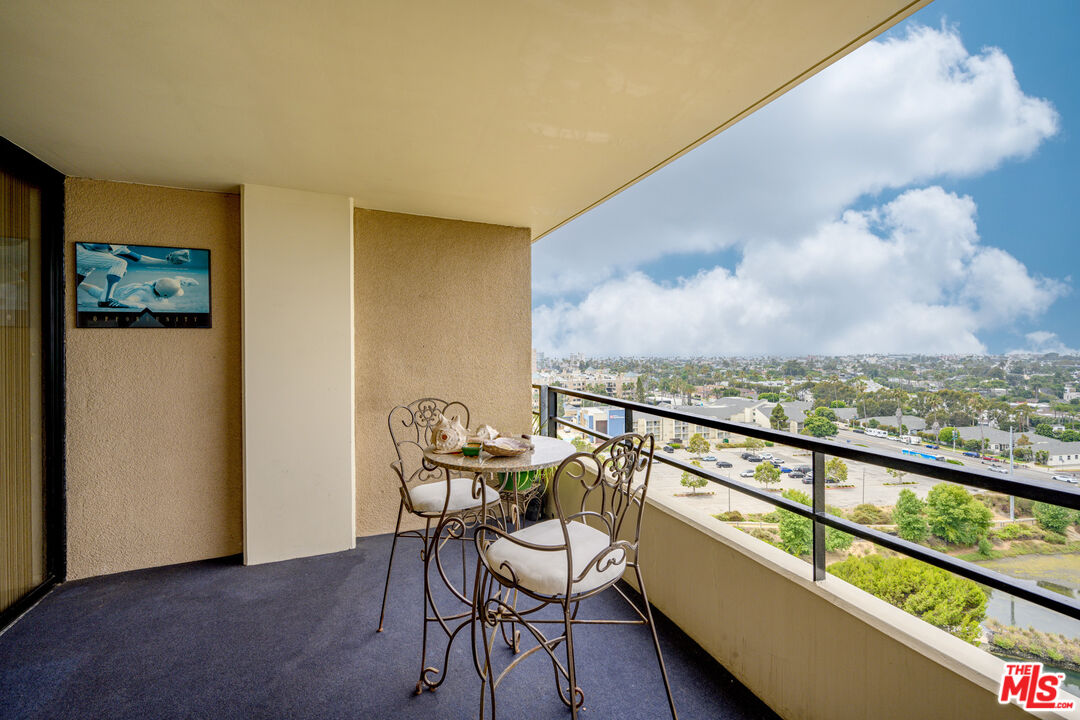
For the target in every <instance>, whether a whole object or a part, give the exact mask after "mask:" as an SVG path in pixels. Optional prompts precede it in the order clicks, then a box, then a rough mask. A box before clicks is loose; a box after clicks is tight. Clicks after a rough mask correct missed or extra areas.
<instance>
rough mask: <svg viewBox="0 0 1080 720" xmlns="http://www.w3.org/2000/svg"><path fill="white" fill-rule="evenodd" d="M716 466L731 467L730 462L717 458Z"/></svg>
mask: <svg viewBox="0 0 1080 720" xmlns="http://www.w3.org/2000/svg"><path fill="white" fill-rule="evenodd" d="M716 467H718V468H729V467H731V463H729V462H728V461H727V460H717V461H716Z"/></svg>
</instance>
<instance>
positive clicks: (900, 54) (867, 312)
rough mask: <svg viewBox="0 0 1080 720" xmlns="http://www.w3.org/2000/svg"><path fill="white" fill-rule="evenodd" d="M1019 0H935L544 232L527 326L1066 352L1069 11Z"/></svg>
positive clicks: (831, 351) (636, 348)
mask: <svg viewBox="0 0 1080 720" xmlns="http://www.w3.org/2000/svg"><path fill="white" fill-rule="evenodd" d="M1017 14H1018V13H1017V12H1016V10H1015V7H1009V6H1007V5H1005V4H1003V3H993V4H986V3H979V4H974V3H970V2H938V3H935V4H933V5H931V6H930V7H928V8H926V9H925V10H923V11H921V12H920V13H917V14H916V15H915V16H913V18H912V19H910V20H908V21H907V22H905V23H902V24H901V25H900V26H898V27H897V28H895V29H893V30H892V31H890V32H889V33H887V34H885V35H884V36H882V38H880V39H877V40H875V41H872V42H870V43H868V44H867V45H866V46H864V47H862V48H860V49H859V50H856V51H855V52H854V53H852V54H851V55H850V56H848V57H847V58H844V59H842V60H841V61H839V62H837V63H836V64H835V65H833V66H832V67H830V68H827V69H826V70H825V71H823V72H822V73H820V74H819V75H817V76H815V77H814V78H811V79H810V80H808V81H807V82H806V83H804V84H803V85H801V86H799V87H797V88H795V89H794V90H792V91H791V92H789V93H787V94H786V95H784V96H783V97H781V98H779V99H778V100H776V101H775V102H773V103H772V104H770V105H769V106H767V107H765V108H763V109H762V110H760V111H758V112H757V113H755V114H753V115H752V116H750V117H748V118H747V119H745V120H743V121H742V122H740V123H739V124H737V125H735V126H734V127H732V128H730V129H728V130H727V131H725V132H724V133H722V134H720V135H719V136H717V137H716V138H714V139H713V140H711V141H710V142H708V143H706V144H705V145H703V146H702V147H700V148H698V149H697V150H695V151H693V152H691V153H689V154H688V155H686V156H685V157H683V158H681V159H680V160H678V161H676V162H674V163H672V164H671V165H669V166H668V167H666V168H664V169H663V170H661V171H659V172H657V173H655V174H654V175H653V176H651V177H649V178H647V179H646V180H644V181H642V182H640V183H639V184H637V185H636V186H634V187H632V188H630V189H628V190H626V191H625V192H623V193H622V194H621V195H619V196H617V197H615V198H613V199H612V200H610V201H608V202H607V203H605V204H604V205H602V206H600V207H598V208H596V209H594V210H593V211H591V212H590V213H588V214H586V215H584V216H582V217H581V218H578V219H577V220H575V221H574V222H572V223H570V224H568V225H567V226H565V227H564V228H561V229H560V230H558V231H556V232H554V233H552V234H551V235H549V236H548V237H545V238H543V239H542V240H541V241H540V242H538V243H537V244H536V245H535V246H534V249H533V266H534V269H533V337H534V347H536V348H537V350H540V351H543V352H546V353H550V354H557V355H558V354H567V353H571V352H582V353H585V354H592V355H604V356H618V355H643V356H663V355H683V356H698V357H701V356H730V355H743V356H760V355H781V356H800V355H811V354H813V355H847V354H880V353H888V354H908V353H930V354H968V353H974V354H984V353H990V354H1001V353H1006V352H1009V351H1032V352H1046V351H1057V352H1075V348H1076V347H1078V346H1080V328H1078V327H1077V324H1076V323H1075V321H1074V320H1073V318H1072V313H1071V305H1072V303H1073V299H1072V295H1073V292H1074V288H1073V279H1072V277H1071V268H1072V267H1074V266H1075V265H1076V262H1077V260H1080V250H1078V249H1077V247H1076V243H1075V242H1073V241H1072V239H1073V236H1074V235H1075V230H1074V229H1073V228H1075V227H1076V222H1075V221H1076V220H1077V218H1076V214H1077V211H1076V210H1074V209H1073V208H1072V206H1073V205H1075V203H1069V202H1068V199H1069V194H1070V192H1071V191H1072V190H1073V188H1075V186H1076V183H1075V180H1076V175H1077V170H1076V169H1075V168H1076V167H1077V162H1078V161H1080V154H1078V152H1077V149H1076V148H1075V145H1076V143H1075V142H1074V141H1073V140H1072V138H1071V133H1070V128H1071V118H1072V117H1073V116H1074V114H1075V113H1073V110H1074V108H1075V107H1076V106H1077V92H1076V90H1074V89H1073V88H1072V87H1071V85H1070V83H1069V81H1068V72H1067V71H1068V65H1067V62H1068V61H1070V60H1071V58H1072V56H1073V55H1075V51H1073V50H1072V49H1071V46H1070V41H1069V39H1068V37H1067V33H1066V32H1065V31H1064V29H1063V28H1066V27H1067V26H1068V24H1069V19H1070V18H1072V19H1075V18H1076V16H1077V10H1076V9H1075V8H1074V7H1071V6H1069V5H1067V4H1063V3H1045V4H1040V5H1039V6H1037V7H1033V8H1030V9H1026V10H1025V13H1024V15H1023V17H1016V16H1017ZM1074 24H1075V23H1074ZM1034 28H1038V29H1039V34H1038V35H1035V34H1034V32H1033V29H1034ZM601 238H603V239H601Z"/></svg>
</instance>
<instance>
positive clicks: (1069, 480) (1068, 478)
mask: <svg viewBox="0 0 1080 720" xmlns="http://www.w3.org/2000/svg"><path fill="white" fill-rule="evenodd" d="M1053 479H1054V480H1060V481H1061V482H1067V483H1072V484H1073V485H1077V484H1080V480H1077V479H1076V478H1074V477H1073V476H1072V475H1055V476H1054V477H1053Z"/></svg>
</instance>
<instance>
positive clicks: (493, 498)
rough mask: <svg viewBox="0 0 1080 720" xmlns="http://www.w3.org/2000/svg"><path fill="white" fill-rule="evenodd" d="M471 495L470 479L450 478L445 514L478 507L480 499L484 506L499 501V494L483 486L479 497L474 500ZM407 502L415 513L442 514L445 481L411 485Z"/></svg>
mask: <svg viewBox="0 0 1080 720" xmlns="http://www.w3.org/2000/svg"><path fill="white" fill-rule="evenodd" d="M472 493H473V479H472V478H463V477H460V478H450V504H449V505H447V507H446V512H448V513H452V512H458V511H459V510H468V509H469V508H477V507H480V501H481V498H482V499H483V502H484V504H485V505H490V504H491V503H494V502H498V501H499V492H498V491H497V490H496V489H495V488H493V487H490V486H488V485H484V486H483V490H481V492H480V494H481V497H478V498H474V497H473V495H472ZM409 501H410V502H411V503H412V506H413V510H415V511H416V512H422V513H439V512H442V509H443V503H445V502H446V481H445V480H439V481H438V482H431V483H424V484H423V485H413V486H412V487H411V488H409Z"/></svg>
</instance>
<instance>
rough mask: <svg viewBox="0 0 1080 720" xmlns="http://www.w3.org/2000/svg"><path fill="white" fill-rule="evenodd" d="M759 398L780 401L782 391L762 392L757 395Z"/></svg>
mask: <svg viewBox="0 0 1080 720" xmlns="http://www.w3.org/2000/svg"><path fill="white" fill-rule="evenodd" d="M757 397H758V400H765V401H768V402H780V393H774V392H767V393H761V394H760V395H758V396H757Z"/></svg>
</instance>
